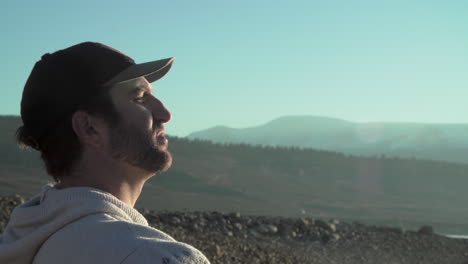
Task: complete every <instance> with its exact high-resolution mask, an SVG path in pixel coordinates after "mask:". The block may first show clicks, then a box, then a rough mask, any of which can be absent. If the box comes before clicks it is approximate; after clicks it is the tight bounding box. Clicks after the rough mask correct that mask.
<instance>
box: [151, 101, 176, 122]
mask: <svg viewBox="0 0 468 264" xmlns="http://www.w3.org/2000/svg"><path fill="white" fill-rule="evenodd" d="M154 99H155V100H154V103H153V104H152V112H153V117H154V119H156V121H158V122H161V123H168V122H169V121H171V118H172V115H171V112H169V110H167V108H166V107H165V106H164V104H163V103H162V102H161V101H160V100H159V99H157V98H154Z"/></svg>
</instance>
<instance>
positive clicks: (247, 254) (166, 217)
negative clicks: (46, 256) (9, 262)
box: [0, 196, 468, 264]
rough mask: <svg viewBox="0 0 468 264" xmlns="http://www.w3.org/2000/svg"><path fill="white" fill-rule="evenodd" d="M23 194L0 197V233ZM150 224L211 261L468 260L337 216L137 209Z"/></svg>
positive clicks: (419, 237) (423, 231)
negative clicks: (299, 216) (332, 217)
mask: <svg viewBox="0 0 468 264" xmlns="http://www.w3.org/2000/svg"><path fill="white" fill-rule="evenodd" d="M24 200H25V199H24V198H22V197H20V196H8V197H0V208H1V210H0V232H3V230H4V228H5V226H6V223H7V222H8V219H9V215H10V213H11V210H12V209H13V208H14V207H15V206H17V205H19V204H20V203H21V202H24ZM139 211H140V212H141V213H142V214H143V215H144V216H145V217H146V218H147V219H148V222H149V223H150V225H151V226H153V227H155V228H158V229H160V230H162V231H164V232H166V233H168V234H170V235H172V236H173V237H174V238H175V239H177V240H180V241H184V242H187V243H189V244H191V245H194V246H195V247H196V248H198V249H200V250H201V251H202V252H203V253H205V255H206V256H207V257H208V258H209V259H210V260H211V262H212V263H271V264H273V263H284V264H287V263H295V264H296V263H327V264H328V263H373V264H374V263H379V264H380V263H382V264H386V263H388V264H390V263H391V264H397V263H411V264H418V263H437V264H442V263H447V264H458V263H459V264H468V240H463V239H451V238H447V237H443V236H440V235H437V234H435V233H434V232H433V230H432V228H431V227H429V226H425V227H421V228H420V229H419V230H417V231H409V230H402V229H397V228H389V227H376V226H365V225H362V224H359V223H345V222H340V221H339V220H336V219H332V220H324V219H312V218H298V219H293V218H283V217H265V216H244V215H241V214H239V213H220V212H167V211H160V212H155V211H150V210H147V209H139Z"/></svg>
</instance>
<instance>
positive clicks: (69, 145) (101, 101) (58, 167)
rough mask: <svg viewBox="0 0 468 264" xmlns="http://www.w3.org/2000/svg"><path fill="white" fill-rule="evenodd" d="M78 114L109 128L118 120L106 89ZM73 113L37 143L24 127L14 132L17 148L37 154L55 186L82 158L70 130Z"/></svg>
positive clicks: (78, 142)
mask: <svg viewBox="0 0 468 264" xmlns="http://www.w3.org/2000/svg"><path fill="white" fill-rule="evenodd" d="M78 110H82V111H85V112H87V113H88V114H92V115H95V116H98V117H100V118H102V119H104V120H105V121H106V122H108V123H109V124H110V125H115V124H116V123H117V122H118V120H119V115H118V113H117V111H116V109H115V106H114V104H113V103H112V100H111V98H110V94H109V89H105V91H104V92H101V93H99V94H98V95H97V96H95V97H93V98H92V99H91V100H89V101H88V102H86V103H85V104H83V105H81V106H80V107H79V108H78V109H77V110H76V111H78ZM76 111H74V112H73V113H71V114H69V115H68V116H67V117H66V118H65V119H63V120H62V121H61V122H59V123H58V124H57V125H56V126H54V127H52V128H50V129H49V130H48V132H47V133H46V134H45V135H43V136H42V137H40V138H39V139H34V138H33V137H31V136H30V135H29V133H28V131H27V129H25V127H24V126H20V127H19V128H18V129H17V131H16V141H17V143H18V145H19V146H20V148H27V147H31V148H34V149H36V150H38V151H39V152H40V153H41V158H42V160H43V161H44V164H45V167H46V170H47V173H48V174H49V175H50V176H52V178H54V180H55V182H59V181H60V179H62V178H64V177H66V176H67V175H68V174H69V173H70V172H71V170H72V169H73V166H74V164H75V162H76V161H77V160H78V159H79V158H80V157H81V154H82V150H83V147H82V145H81V143H80V141H79V139H78V137H77V135H76V133H75V131H74V130H73V127H72V121H71V120H72V116H73V114H74V113H75V112H76Z"/></svg>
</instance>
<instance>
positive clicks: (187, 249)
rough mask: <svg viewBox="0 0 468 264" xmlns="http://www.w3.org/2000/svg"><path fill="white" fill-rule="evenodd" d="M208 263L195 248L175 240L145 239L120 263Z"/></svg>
mask: <svg viewBox="0 0 468 264" xmlns="http://www.w3.org/2000/svg"><path fill="white" fill-rule="evenodd" d="M137 263H152V264H209V263H210V262H209V261H208V259H207V258H206V257H205V256H204V255H203V253H201V252H200V251H199V250H197V249H196V248H194V247H192V246H190V245H188V244H185V243H180V242H177V241H147V243H145V244H144V245H142V246H141V247H139V248H137V249H136V250H134V251H133V252H132V253H131V254H129V255H128V256H127V257H126V258H125V259H124V261H122V263H121V264H137Z"/></svg>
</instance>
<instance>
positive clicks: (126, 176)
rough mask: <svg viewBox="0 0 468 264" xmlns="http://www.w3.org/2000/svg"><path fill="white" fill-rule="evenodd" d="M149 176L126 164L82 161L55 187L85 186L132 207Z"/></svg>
mask: <svg viewBox="0 0 468 264" xmlns="http://www.w3.org/2000/svg"><path fill="white" fill-rule="evenodd" d="M85 164H86V165H85ZM94 165H96V166H94ZM151 176H152V174H150V173H148V172H146V171H143V170H141V169H138V168H135V167H132V166H130V165H128V164H122V163H120V164H116V163H115V162H110V164H109V162H98V164H96V163H93V162H92V161H84V160H83V159H82V160H81V161H80V162H79V164H78V165H77V166H75V169H74V170H73V172H71V173H70V174H68V175H66V176H65V177H63V179H61V180H60V182H59V183H58V184H56V185H55V187H56V188H58V189H63V188H70V187H84V186H86V187H92V188H96V189H100V190H102V191H105V192H108V193H110V194H112V195H113V196H115V197H116V198H118V199H119V200H121V201H122V202H124V203H126V204H128V205H129V206H131V207H134V206H135V203H136V201H137V200H138V197H139V196H140V194H141V191H142V189H143V186H144V184H145V182H146V180H148V179H149V178H150V177H151Z"/></svg>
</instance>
